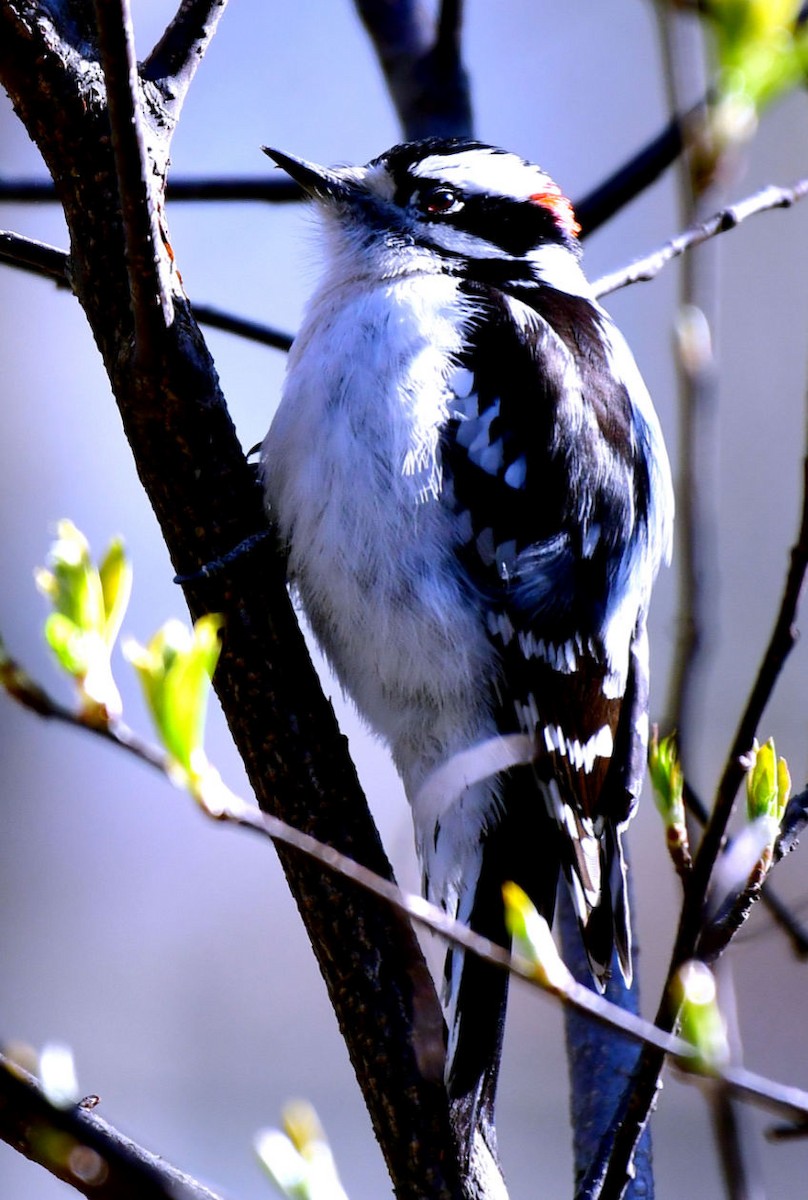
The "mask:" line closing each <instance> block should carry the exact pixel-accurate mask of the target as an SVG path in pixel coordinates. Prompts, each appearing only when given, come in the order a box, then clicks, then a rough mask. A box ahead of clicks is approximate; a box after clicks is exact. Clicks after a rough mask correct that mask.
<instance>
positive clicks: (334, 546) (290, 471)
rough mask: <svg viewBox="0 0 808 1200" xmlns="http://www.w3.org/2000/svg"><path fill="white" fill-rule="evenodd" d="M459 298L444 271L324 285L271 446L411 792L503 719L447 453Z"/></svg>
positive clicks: (332, 613) (333, 655)
mask: <svg viewBox="0 0 808 1200" xmlns="http://www.w3.org/2000/svg"><path fill="white" fill-rule="evenodd" d="M425 293H426V295H428V296H429V298H430V302H431V309H430V310H427V309H426V308H425V306H424V294H425ZM458 305H459V301H458V299H457V292H456V284H455V283H454V282H453V281H452V280H450V279H438V278H436V277H432V278H430V279H429V280H428V287H427V288H425V287H424V280H423V277H421V276H414V277H407V278H404V279H401V280H398V281H396V282H390V283H388V284H386V285H384V286H379V287H378V288H377V289H376V290H375V291H369V290H364V289H361V288H360V289H357V288H355V287H354V288H351V287H348V288H344V289H334V288H331V289H329V288H327V287H326V288H324V289H323V290H321V292H320V293H318V295H317V296H315V298H314V300H313V303H312V306H311V309H310V311H309V314H308V317H307V320H306V322H305V323H304V326H303V329H302V330H301V333H300V336H299V338H298V340H297V342H296V343H295V347H294V349H293V351H292V354H291V356H290V363H289V373H288V376H287V382H286V386H285V389H284V395H283V399H282V402H281V405H280V408H279V410H278V413H277V415H276V417H275V420H274V421H273V424H272V427H271V429H270V431H269V434H268V435H267V438H266V441H265V443H264V449H263V461H264V470H265V478H266V491H267V499H268V502H269V505H270V509H271V513H272V515H273V517H274V519H275V521H276V523H277V525H278V528H279V530H280V533H281V536H282V537H283V538H284V540H285V541H286V542H287V543H288V545H289V552H290V557H289V572H290V577H291V578H292V580H293V581H294V584H295V586H296V588H297V590H298V593H299V595H300V599H301V602H302V604H303V607H304V609H305V612H306V615H307V617H308V619H309V621H310V623H311V625H312V628H313V630H314V633H315V635H316V636H317V639H318V641H319V642H320V643H321V645H322V647H323V649H324V650H325V652H326V654H327V655H328V657H329V659H330V660H331V662H332V664H333V666H334V668H335V671H336V673H337V675H338V677H339V679H340V681H341V682H342V684H343V686H344V687H345V689H346V690H347V691H348V692H349V694H350V695H351V696H352V697H353V699H354V701H355V703H356V704H357V706H358V708H359V709H360V711H361V712H362V713H363V714H364V716H365V717H366V718H367V720H368V721H369V723H370V724H371V725H372V726H373V728H374V729H375V730H376V731H377V732H378V733H379V734H381V735H382V736H383V737H384V738H385V739H386V740H387V741H388V742H389V744H390V746H391V749H392V751H393V754H394V757H395V759H396V762H397V765H398V767H399V770H400V771H401V773H402V775H403V777H404V782H405V785H406V786H407V788H408V791H409V792H410V794H411V795H412V792H413V790H414V789H415V788H417V787H418V786H419V785H420V783H421V781H422V779H423V777H424V775H425V774H426V773H428V771H429V770H430V769H431V768H432V767H433V766H434V765H435V764H437V763H439V762H441V761H443V760H445V758H446V757H447V756H448V755H449V754H451V753H454V752H455V751H456V750H457V749H459V748H461V747H462V746H463V745H464V744H465V745H467V744H470V743H473V742H475V741H477V740H478V739H479V738H480V737H481V736H485V735H486V734H487V733H489V732H490V730H491V725H490V718H489V716H488V692H489V685H490V680H491V678H492V674H493V671H494V667H493V663H492V652H491V648H490V645H489V642H488V639H487V637H486V635H485V631H484V627H483V623H482V619H481V616H480V613H479V610H478V608H477V606H476V604H475V602H474V600H473V599H472V598H470V597H469V594H468V592H467V590H465V589H463V587H462V586H461V583H460V579H459V576H458V568H457V564H456V561H455V556H454V544H455V538H456V534H455V517H454V515H453V513H452V511H451V508H450V506H449V505H448V504H447V503H446V498H445V496H444V492H443V481H442V478H441V470H440V460H439V455H438V437H439V432H440V428H441V426H442V424H443V422H444V421H445V420H446V417H447V412H448V404H449V402H450V399H451V393H450V390H449V388H448V387H447V378H448V377H449V376H450V374H451V372H452V370H453V361H452V355H453V354H456V353H457V352H458V351H459V350H460V348H461V347H460V334H459V332H458V329H459V322H458V320H457V316H458ZM466 315H467V314H466Z"/></svg>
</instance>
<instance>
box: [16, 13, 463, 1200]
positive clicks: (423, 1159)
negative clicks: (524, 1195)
mask: <svg viewBox="0 0 808 1200" xmlns="http://www.w3.org/2000/svg"><path fill="white" fill-rule="evenodd" d="M101 2H102V0H99V3H101ZM183 7H186V6H183ZM188 7H190V6H188ZM171 53H172V55H173V54H174V53H175V49H174V47H173V46H172V47H171ZM152 65H153V64H152ZM148 73H149V72H148V71H147V74H148ZM152 73H153V72H152ZM0 80H2V83H3V85H4V86H5V88H6V90H7V91H8V93H9V95H10V96H11V98H12V101H13V103H14V106H15V109H16V111H17V113H18V115H19V116H20V118H21V119H22V121H23V122H24V124H25V126H26V128H27V130H28V132H29V134H30V136H31V137H32V138H33V140H34V141H35V142H36V144H37V146H38V147H39V149H40V151H41V153H42V155H43V157H44V159H45V162H46V164H47V166H48V169H49V171H50V173H51V175H52V177H53V179H54V182H55V185H56V188H57V191H58V195H59V199H60V201H61V203H62V205H63V207H64V211H65V215H66V218H67V223H68V227H69V230H70V239H71V247H70V254H71V258H70V271H71V279H72V284H73V289H74V292H75V294H76V296H77V298H78V300H79V302H80V304H81V305H82V307H83V309H84V311H85V313H86V315H87V319H88V321H89V324H90V327H91V329H92V333H93V336H94V338H95V340H96V343H97V345H98V348H99V350H100V352H101V355H102V357H103V360H104V364H105V367H106V370H107V372H108V375H109V378H110V382H111V384H112V388H113V391H114V394H115V398H116V401H117V404H118V407H119V410H120V414H121V419H122V422H123V426H124V430H125V433H126V436H127V438H128V440H129V443H130V445H131V448H132V453H133V455H134V459H135V462H136V465H137V470H138V473H139V476H140V479H141V481H142V483H143V486H144V488H145V490H146V492H147V494H148V496H149V499H150V501H151V503H152V506H153V508H154V511H155V513H156V515H157V518H158V521H159V523H160V527H161V529H162V532H163V535H164V537H165V540H166V544H167V546H168V549H169V552H170V555H171V559H172V562H173V563H174V566H175V569H176V570H177V572H178V574H179V575H180V576H182V577H183V578H184V585H183V586H184V591H185V594H186V598H187V601H188V606H189V608H190V611H191V613H192V615H193V616H194V617H197V616H199V615H200V614H202V613H206V612H219V613H223V614H224V616H225V621H226V625H225V637H224V651H223V654H222V659H221V664H220V667H219V669H218V671H217V674H216V680H215V686H216V690H217V692H218V694H219V697H220V700H221V703H222V706H223V708H224V711H225V714H226V717H227V720H228V722H229V725H230V728H231V730H232V733H233V736H234V738H235V741H236V743H237V745H238V748H239V751H240V752H241V754H242V756H243V758H244V762H245V764H246V767H247V772H248V775H249V778H250V782H251V784H252V786H253V788H254V789H255V793H256V796H257V797H258V800H259V803H260V804H261V806H262V807H264V808H265V809H266V810H267V811H270V812H272V813H275V814H276V815H278V816H280V817H282V818H283V819H284V820H286V821H287V822H289V823H290V824H292V825H295V826H297V827H299V828H301V829H304V830H306V831H307V832H309V833H311V834H312V835H314V836H315V837H317V838H318V839H319V840H320V841H322V842H325V843H327V844H329V845H332V846H335V847H336V848H337V849H339V850H341V851H342V852H344V853H345V854H347V855H350V856H351V857H353V858H355V859H357V860H358V861H360V862H362V863H363V864H365V865H366V866H367V867H369V868H371V869H372V870H374V871H376V872H377V873H379V874H381V875H384V876H386V877H388V878H389V877H391V869H390V866H389V864H388V862H387V859H386V857H385V855H384V851H383V849H382V847H381V844H380V842H379V839H378V835H377V833H376V830H375V826H374V824H373V821H372V819H371V817H370V814H369V812H368V809H367V805H366V802H365V800H364V797H363V796H362V793H361V790H360V788H359V785H358V782H357V779H356V775H355V772H354V768H353V765H352V764H351V761H350V759H349V757H348V754H347V751H346V745H345V740H344V739H343V738H342V737H341V735H340V733H339V731H338V729H337V726H336V723H335V720H334V716H333V713H332V711H331V708H330V705H329V704H328V703H327V701H326V700H325V698H324V697H323V695H322V692H321V690H320V687H319V684H318V681H317V678H316V675H315V673H314V671H313V668H312V666H311V663H310V661H309V658H308V654H307V652H306V648H305V645H304V642H303V639H302V636H301V633H300V630H299V628H298V625H297V622H296V620H295V617H294V614H293V612H292V609H291V605H290V603H289V600H288V597H287V595H286V590H285V586H284V572H283V566H282V562H281V560H280V556H279V554H278V552H277V549H276V547H275V545H274V543H273V540H272V538H271V536H270V535H269V532H268V529H267V525H266V519H265V516H264V513H263V507H262V501H261V495H260V490H259V488H258V486H257V483H256V481H255V477H254V474H253V472H252V470H251V468H250V467H249V465H248V464H247V462H246V460H245V458H244V455H243V453H242V450H241V447H240V445H239V442H238V440H237V438H236V435H235V430H234V428H233V425H232V423H231V420H230V417H229V414H228V411H227V408H226V405H225V403H224V399H223V397H222V394H221V391H220V389H219V383H218V379H217V375H216V371H215V368H214V365H213V362H212V360H211V358H210V355H209V352H208V350H207V347H206V345H205V343H204V340H203V338H202V336H201V334H200V332H199V329H198V327H197V325H196V323H195V322H194V320H193V317H192V315H191V310H190V306H189V304H188V301H187V299H186V298H185V296H184V294H183V292H182V288H181V284H180V281H179V277H178V275H177V273H176V271H175V269H174V266H173V256H172V255H171V253H170V247H169V242H168V235H167V229H166V225H165V219H164V214H163V212H162V194H163V186H164V181H165V180H164V176H165V171H166V166H167V156H168V145H169V140H170V135H171V132H172V130H173V126H174V124H175V121H176V117H177V106H176V104H172V102H171V100H172V97H171V92H170V88H167V87H166V86H165V81H162V83H161V82H158V81H155V80H154V79H152V78H149V79H148V80H147V81H146V82H145V83H144V82H143V80H142V78H141V82H140V85H139V92H140V103H141V110H142V125H143V132H144V141H145V145H146V148H147V164H146V165H147V167H148V170H146V171H145V172H144V178H145V179H146V181H147V184H148V189H149V191H150V193H151V197H150V202H151V203H152V204H153V205H154V206H155V207H154V212H153V215H155V217H156V221H157V226H159V230H160V237H159V238H158V239H157V242H156V244H155V245H154V246H153V247H152V248H151V250H152V262H151V270H153V272H154V276H155V278H157V279H158V280H161V281H164V283H165V293H164V294H162V295H159V294H154V295H153V296H151V297H150V303H152V304H153V305H154V310H153V311H152V310H151V309H149V307H148V305H147V306H146V311H145V313H144V312H143V311H141V312H140V313H139V314H136V315H138V316H139V318H140V324H141V325H142V324H143V322H144V319H145V323H146V324H147V325H148V327H149V328H150V330H151V341H150V345H149V348H148V349H149V353H148V354H147V355H144V353H143V350H144V347H143V345H142V344H141V345H137V344H136V339H135V331H136V327H137V326H138V322H137V321H136V320H135V319H134V317H133V311H132V308H133V302H132V297H133V295H134V294H135V292H133V290H132V288H131V286H130V278H129V276H128V273H127V251H128V252H129V264H130V267H131V268H132V269H134V270H140V269H143V271H144V272H145V273H144V275H143V277H142V278H141V279H140V282H141V283H143V282H144V280H145V281H146V283H148V280H149V278H150V264H149V262H148V250H149V247H140V250H141V251H145V260H144V261H145V266H139V265H138V264H139V261H140V260H139V259H137V258H133V256H132V253H131V249H132V248H131V238H130V239H129V243H127V231H126V230H125V227H124V223H123V220H122V216H121V197H120V194H119V181H118V180H119V172H116V164H115V158H114V153H113V130H112V129H111V126H110V118H109V110H108V107H107V101H106V95H107V91H106V85H105V78H104V72H103V70H102V67H101V64H100V61H99V49H98V46H97V42H96V34H95V22H94V16H93V8H92V6H91V5H90V4H88V3H86V2H85V0H71V2H70V3H67V2H63V3H59V2H58V0H41V2H39V3H33V2H23V0H0ZM164 311H165V312H167V313H168V319H166V320H161V319H160V315H159V313H160V312H164ZM248 539H253V540H252V541H250V542H249V543H248V548H247V549H245V551H244V552H243V553H242V554H241V555H239V556H236V557H235V558H233V559H232V560H231V559H227V560H226V561H224V562H222V561H221V560H222V558H223V556H226V555H227V554H228V553H229V552H230V551H232V550H233V549H234V548H236V547H238V546H241V545H242V543H244V542H245V541H247V540H248ZM217 562H218V565H217V566H215V567H214V568H213V569H203V568H205V564H211V563H217ZM279 854H280V857H281V861H282V863H283V866H284V870H285V871H286V874H287V877H288V880H289V884H290V887H291V889H292V891H293V893H294V895H295V899H296V901H297V904H298V907H299V909H300V912H301V914H302V917H303V920H304V922H305V924H306V928H307V930H308V933H309V936H310V938H311V941H312V945H313V947H314V950H315V953H316V955H317V958H318V962H319V965H320V968H321V970H322V973H323V976H324V978H325V981H326V984H327V987H328V991H329V995H330V997H331V1001H332V1003H333V1005H334V1009H335V1011H336V1014H337V1018H338V1021H339V1025H340V1029H341V1031H342V1035H343V1037H344V1038H345V1041H346V1044H347V1046H348V1050H349V1053H350V1056H351V1060H352V1062H353V1065H354V1068H355V1070H356V1073H357V1077H358V1079H359V1082H360V1085H361V1087H362V1090H363V1092H364V1095H365V1099H366V1102H367V1105H368V1109H369V1111H370V1115H371V1119H372V1122H373V1126H374V1129H375V1132H376V1135H377V1137H378V1139H379V1142H380V1144H381V1147H382V1151H383V1153H384V1155H385V1158H386V1160H387V1163H388V1167H389V1170H390V1173H391V1176H392V1178H393V1180H394V1185H395V1189H396V1193H397V1195H398V1196H400V1197H412V1198H413V1200H415V1198H416V1197H418V1198H419V1200H421V1198H422V1197H424V1196H430V1197H450V1196H457V1195H460V1194H461V1192H460V1187H459V1184H458V1181H457V1176H456V1170H455V1167H454V1162H455V1158H454V1154H453V1151H452V1147H451V1136H450V1132H449V1126H448V1113H447V1104H446V1097H445V1092H444V1089H443V1083H442V1057H443V1044H442V1043H443V1033H442V1028H443V1027H442V1018H441V1015H440V1009H439V1005H438V1002H437V999H436V997H435V993H434V988H433V986H432V982H431V979H430V977H429V974H428V971H427V969H426V966H425V964H424V962H423V959H422V956H421V953H420V950H419V948H418V945H417V942H416V940H415V937H414V935H413V932H412V929H411V927H410V926H409V924H408V923H407V922H406V920H405V919H404V918H403V917H401V916H399V915H398V914H396V913H394V912H392V911H391V910H390V909H389V908H387V907H386V906H385V905H383V904H382V903H381V902H380V901H378V900H376V899H374V898H373V897H371V896H368V895H367V894H366V893H364V892H361V891H359V890H358V889H356V888H354V887H352V886H350V885H348V884H344V883H342V882H340V881H339V880H336V879H335V878H333V877H329V876H328V875H326V874H324V873H323V872H322V869H321V868H319V867H317V866H314V865H312V864H311V863H310V862H308V861H304V860H303V859H302V858H301V857H300V856H299V855H296V854H294V853H293V852H289V851H279Z"/></svg>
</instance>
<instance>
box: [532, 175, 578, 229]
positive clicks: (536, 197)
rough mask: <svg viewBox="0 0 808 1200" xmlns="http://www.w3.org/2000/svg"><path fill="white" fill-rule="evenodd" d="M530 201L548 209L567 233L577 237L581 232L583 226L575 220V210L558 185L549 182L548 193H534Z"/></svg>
mask: <svg viewBox="0 0 808 1200" xmlns="http://www.w3.org/2000/svg"><path fill="white" fill-rule="evenodd" d="M528 199H529V200H530V201H531V203H533V204H540V205H541V206H542V208H546V209H548V210H549V211H550V212H551V213H552V215H553V217H554V218H555V222H556V224H557V225H559V226H560V227H561V228H562V229H563V230H564V232H565V233H569V234H571V235H572V237H577V236H578V234H579V233H580V232H581V226H580V225H579V224H578V222H577V221H576V220H575V209H574V208H573V207H572V204H571V203H570V202H569V200H568V199H567V197H566V196H565V195H564V193H563V192H562V191H561V188H560V187H559V186H558V185H557V184H555V183H551V182H550V181H549V180H548V183H547V189H546V191H543V192H534V193H533V195H532V196H529V197H528Z"/></svg>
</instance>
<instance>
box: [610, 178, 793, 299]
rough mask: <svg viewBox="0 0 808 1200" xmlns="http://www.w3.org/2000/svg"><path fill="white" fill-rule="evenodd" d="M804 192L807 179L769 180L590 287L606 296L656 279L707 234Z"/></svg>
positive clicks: (733, 225) (726, 229)
mask: <svg viewBox="0 0 808 1200" xmlns="http://www.w3.org/2000/svg"><path fill="white" fill-rule="evenodd" d="M806 196H808V179H800V180H798V181H797V182H796V183H794V184H792V185H791V186H790V187H779V186H777V185H775V184H770V185H769V186H768V187H765V188H761V190H760V191H759V192H755V193H753V195H751V196H747V197H745V199H743V200H738V201H737V202H736V203H735V204H730V205H728V206H727V207H726V208H722V209H721V210H720V211H719V212H717V213H715V214H714V215H713V216H712V217H710V218H708V220H706V221H701V222H699V223H698V224H696V225H692V226H691V227H690V228H689V229H685V230H684V231H683V232H682V233H680V234H677V236H676V237H674V238H671V239H670V241H668V242H666V243H665V245H664V246H661V247H660V248H659V249H658V250H654V251H652V252H651V253H650V254H647V255H645V256H644V257H643V258H638V259H636V260H635V261H634V262H633V263H629V265H628V266H627V267H621V268H619V269H618V270H617V271H612V272H611V273H610V274H608V275H601V277H600V278H599V279H595V280H593V283H592V287H593V289H594V292H595V295H596V296H598V297H602V296H607V295H609V293H610V292H616V291H619V289H620V288H624V287H629V286H630V285H631V284H634V283H645V282H648V281H649V280H651V279H656V277H657V275H658V274H659V273H660V271H662V269H663V268H664V267H666V266H667V265H668V263H670V262H672V261H673V259H675V258H679V256H680V255H682V254H685V253H686V252H687V251H688V250H690V249H692V248H693V247H694V246H699V245H701V243H702V242H706V241H709V239H710V238H714V237H717V236H718V235H719V234H721V233H729V231H730V230H731V229H737V228H738V226H739V225H742V224H743V222H744V221H746V220H748V219H749V217H754V216H757V215H758V213H765V212H771V211H772V209H776V208H791V207H792V205H794V204H798V203H799V201H800V200H804V199H805V197H806Z"/></svg>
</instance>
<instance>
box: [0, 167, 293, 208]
mask: <svg viewBox="0 0 808 1200" xmlns="http://www.w3.org/2000/svg"><path fill="white" fill-rule="evenodd" d="M58 199H59V197H58V196H57V195H56V189H55V187H54V186H53V184H52V183H51V181H50V180H49V179H47V180H46V179H2V178H0V203H3V202H6V203H13V204H18V203H23V204H53V203H55V202H56V201H57V200H58ZM166 199H167V200H169V201H171V202H172V203H174V204H177V203H182V202H185V201H204V200H217V201H218V200H238V201H243V200H259V201H266V202H267V203H270V204H286V203H288V202H290V201H297V200H302V199H303V191H302V189H301V187H300V185H299V184H297V183H295V182H294V180H293V179H290V178H289V177H288V175H283V174H282V173H281V172H280V171H276V172H275V173H274V174H272V175H266V176H264V175H256V176H253V177H250V176H244V177H241V178H234V179H221V178H219V177H213V176H207V175H200V177H199V178H198V179H193V178H188V179H174V180H169V182H168V183H167V184H166Z"/></svg>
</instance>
